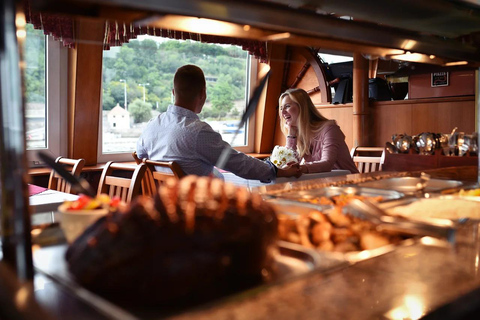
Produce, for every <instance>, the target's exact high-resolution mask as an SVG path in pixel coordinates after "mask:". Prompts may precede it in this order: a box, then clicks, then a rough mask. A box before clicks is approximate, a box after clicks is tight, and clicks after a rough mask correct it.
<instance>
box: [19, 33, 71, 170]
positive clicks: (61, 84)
mask: <svg viewBox="0 0 480 320" xmlns="http://www.w3.org/2000/svg"><path fill="white" fill-rule="evenodd" d="M26 32H27V36H26V39H25V41H24V48H23V60H24V63H25V68H24V74H23V79H24V87H25V96H24V98H25V135H26V137H25V138H26V143H27V159H28V161H29V165H30V166H38V165H43V163H41V161H40V160H39V158H38V155H37V151H38V150H43V151H45V152H47V153H49V154H50V155H51V156H52V157H58V156H60V155H65V154H66V149H67V148H66V146H67V134H66V132H67V111H66V110H67V81H66V79H67V66H68V51H67V49H66V48H63V46H62V45H61V43H60V42H59V41H56V40H54V39H53V38H52V37H48V36H45V35H44V34H43V31H41V30H35V29H34V28H33V25H31V24H27V26H26Z"/></svg>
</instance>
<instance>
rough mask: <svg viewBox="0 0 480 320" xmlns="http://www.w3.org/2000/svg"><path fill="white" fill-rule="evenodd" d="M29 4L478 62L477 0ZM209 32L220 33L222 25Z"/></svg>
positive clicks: (376, 52)
mask: <svg viewBox="0 0 480 320" xmlns="http://www.w3.org/2000/svg"><path fill="white" fill-rule="evenodd" d="M31 5H32V7H33V8H36V9H38V10H43V11H50V12H57V13H66V14H72V15H75V16H80V17H81V16H86V17H90V18H91V17H96V18H100V19H116V20H120V21H125V22H135V23H143V24H148V25H154V26H157V27H164V28H172V29H173V28H177V29H182V28H184V29H183V31H191V32H197V30H195V27H192V26H189V27H182V25H181V18H184V17H195V18H207V19H215V20H219V21H225V22H229V23H231V25H232V26H236V27H235V28H231V29H229V31H228V35H231V36H235V37H241V38H254V39H258V40H266V41H278V42H281V43H288V44H292V45H304V46H311V47H316V48H324V49H326V50H339V51H348V52H361V53H363V54H365V55H372V56H379V57H383V58H389V57H391V56H394V55H398V54H403V53H407V52H408V53H410V52H411V53H420V54H424V56H422V57H421V59H423V60H417V61H420V62H427V63H434V64H440V65H444V64H446V63H448V62H457V61H467V62H468V63H469V66H474V67H478V66H480V6H479V5H478V1H477V2H476V1H468V0H451V1H447V0H388V1H385V0H362V1H358V0H332V1H328V0H255V1H253V0H243V1H238V0H236V1H233V0H175V1H167V0H164V1H163V0H134V1H132V0H82V1H80V0H35V1H31ZM192 28H193V29H192ZM232 30H233V31H232ZM213 33H215V34H217V33H220V34H221V30H220V28H217V29H216V30H214V31H213ZM222 35H224V34H222ZM412 57H413V56H412ZM428 57H429V58H428ZM419 59H420V58H419Z"/></svg>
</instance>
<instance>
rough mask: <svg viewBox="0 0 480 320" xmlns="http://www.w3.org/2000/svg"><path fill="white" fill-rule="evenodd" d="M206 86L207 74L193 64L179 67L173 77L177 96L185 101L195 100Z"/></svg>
mask: <svg viewBox="0 0 480 320" xmlns="http://www.w3.org/2000/svg"><path fill="white" fill-rule="evenodd" d="M205 86H206V83H205V76H204V74H203V71H202V69H200V68H199V67H197V66H195V65H192V64H187V65H185V66H183V67H180V68H178V69H177V72H176V73H175V77H174V78H173V89H174V90H175V96H176V97H178V98H180V99H181V100H184V101H192V100H194V99H195V98H196V97H198V96H199V95H200V93H201V92H202V90H203V88H205Z"/></svg>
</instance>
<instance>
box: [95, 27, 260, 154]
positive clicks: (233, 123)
mask: <svg viewBox="0 0 480 320" xmlns="http://www.w3.org/2000/svg"><path fill="white" fill-rule="evenodd" d="M185 64H195V65H197V66H199V67H200V68H202V69H203V71H204V74H205V79H206V82H207V101H206V103H205V106H204V108H203V110H202V112H201V113H200V114H199V117H200V119H202V120H204V121H206V122H207V123H209V124H210V125H211V127H212V128H213V129H214V130H216V131H217V132H219V133H220V134H221V135H222V137H223V139H224V140H225V141H227V142H228V143H231V144H232V145H233V146H235V147H236V148H237V149H239V150H241V151H245V152H247V151H251V150H248V148H249V147H248V145H249V143H248V142H249V140H248V131H249V130H247V126H245V128H241V129H240V132H239V134H238V135H237V136H236V138H235V139H234V140H233V136H234V132H235V130H236V128H237V125H238V123H239V121H240V118H241V115H242V113H243V111H244V109H245V106H246V96H247V92H249V90H250V87H249V82H250V76H251V74H250V69H251V67H250V58H249V55H248V53H247V52H246V51H243V50H242V49H241V48H240V47H237V46H231V45H217V44H206V43H200V42H196V41H189V40H187V41H183V40H172V39H165V38H160V37H152V36H142V37H139V38H138V40H131V41H130V42H129V43H125V44H123V46H121V47H112V48H111V49H110V50H107V51H104V54H103V79H102V80H103V83H102V84H103V96H102V121H101V126H102V131H101V132H102V134H101V137H100V143H99V148H100V150H99V159H98V161H99V162H105V161H107V160H125V159H128V160H132V158H131V152H132V151H134V150H135V148H136V143H137V139H138V137H139V136H140V134H141V133H142V131H143V128H144V127H145V125H146V124H147V122H148V121H149V120H150V119H151V118H153V117H155V116H156V115H158V114H159V113H161V112H164V111H165V110H166V109H167V107H168V105H169V104H172V103H173V96H172V86H173V76H174V74H175V71H176V70H177V68H179V67H180V66H182V65H185ZM251 136H252V137H253V135H251ZM251 149H253V147H252V148H251Z"/></svg>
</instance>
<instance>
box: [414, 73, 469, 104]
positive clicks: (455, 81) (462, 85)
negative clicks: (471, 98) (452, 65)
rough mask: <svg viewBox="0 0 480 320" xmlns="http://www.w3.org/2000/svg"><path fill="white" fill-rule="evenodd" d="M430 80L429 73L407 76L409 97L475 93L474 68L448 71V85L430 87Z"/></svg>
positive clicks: (418, 97)
mask: <svg viewBox="0 0 480 320" xmlns="http://www.w3.org/2000/svg"><path fill="white" fill-rule="evenodd" d="M431 80H432V78H431V73H425V74H414V75H411V76H409V79H408V96H409V98H410V99H420V98H435V97H452V96H466V95H474V94H475V70H461V71H450V72H449V84H448V86H441V87H432V81H431Z"/></svg>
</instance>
